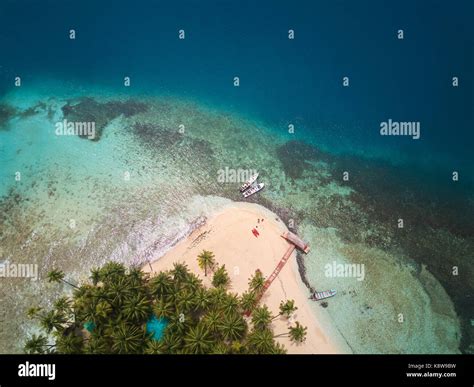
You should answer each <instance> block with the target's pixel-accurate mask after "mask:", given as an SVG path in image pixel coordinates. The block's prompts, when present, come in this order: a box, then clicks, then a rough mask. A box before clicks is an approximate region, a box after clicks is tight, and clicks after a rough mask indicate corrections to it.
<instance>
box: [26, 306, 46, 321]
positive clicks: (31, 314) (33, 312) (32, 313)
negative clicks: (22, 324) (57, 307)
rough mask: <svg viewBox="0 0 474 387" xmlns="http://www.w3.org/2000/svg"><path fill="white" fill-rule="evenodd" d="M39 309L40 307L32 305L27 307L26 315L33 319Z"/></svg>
mask: <svg viewBox="0 0 474 387" xmlns="http://www.w3.org/2000/svg"><path fill="white" fill-rule="evenodd" d="M41 310H42V308H40V307H37V306H34V307H31V308H29V309H28V311H27V312H26V315H27V316H28V318H30V319H33V318H36V317H38V315H39V313H40V312H41Z"/></svg>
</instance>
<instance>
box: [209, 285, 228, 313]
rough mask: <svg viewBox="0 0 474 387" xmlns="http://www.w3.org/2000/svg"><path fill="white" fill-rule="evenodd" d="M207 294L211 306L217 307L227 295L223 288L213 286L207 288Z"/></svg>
mask: <svg viewBox="0 0 474 387" xmlns="http://www.w3.org/2000/svg"><path fill="white" fill-rule="evenodd" d="M209 296H210V298H211V304H212V306H213V307H215V308H217V309H219V308H220V307H221V306H222V303H223V302H224V300H225V299H226V297H227V293H226V291H225V289H222V288H214V289H210V290H209Z"/></svg>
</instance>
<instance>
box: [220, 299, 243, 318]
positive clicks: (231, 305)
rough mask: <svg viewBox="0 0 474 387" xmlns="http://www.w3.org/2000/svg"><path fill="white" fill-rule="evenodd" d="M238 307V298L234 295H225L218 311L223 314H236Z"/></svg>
mask: <svg viewBox="0 0 474 387" xmlns="http://www.w3.org/2000/svg"><path fill="white" fill-rule="evenodd" d="M239 306H240V303H239V297H238V296H237V295H236V294H226V297H225V298H224V299H223V300H222V302H221V304H220V309H222V311H223V312H224V313H225V314H229V313H236V312H237V313H238V312H239Z"/></svg>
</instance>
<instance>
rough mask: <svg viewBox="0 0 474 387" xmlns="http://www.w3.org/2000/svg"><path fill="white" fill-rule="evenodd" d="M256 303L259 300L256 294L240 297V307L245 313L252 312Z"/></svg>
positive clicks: (248, 293) (246, 293) (246, 294)
mask: <svg viewBox="0 0 474 387" xmlns="http://www.w3.org/2000/svg"><path fill="white" fill-rule="evenodd" d="M256 303H257V298H256V296H255V293H254V292H245V293H243V294H242V296H241V297H240V307H241V308H242V310H243V311H244V312H251V311H252V310H253V308H255V304H256Z"/></svg>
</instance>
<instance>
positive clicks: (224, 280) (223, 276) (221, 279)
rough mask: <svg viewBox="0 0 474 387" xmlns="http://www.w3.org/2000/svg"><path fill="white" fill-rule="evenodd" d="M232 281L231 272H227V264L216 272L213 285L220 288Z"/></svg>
mask: <svg viewBox="0 0 474 387" xmlns="http://www.w3.org/2000/svg"><path fill="white" fill-rule="evenodd" d="M229 283H230V277H229V274H227V270H226V269H225V265H222V266H220V267H219V268H218V269H217V270H216V271H215V272H214V276H213V277H212V286H214V287H216V288H218V287H222V288H226V287H227V286H228V285H229Z"/></svg>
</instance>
